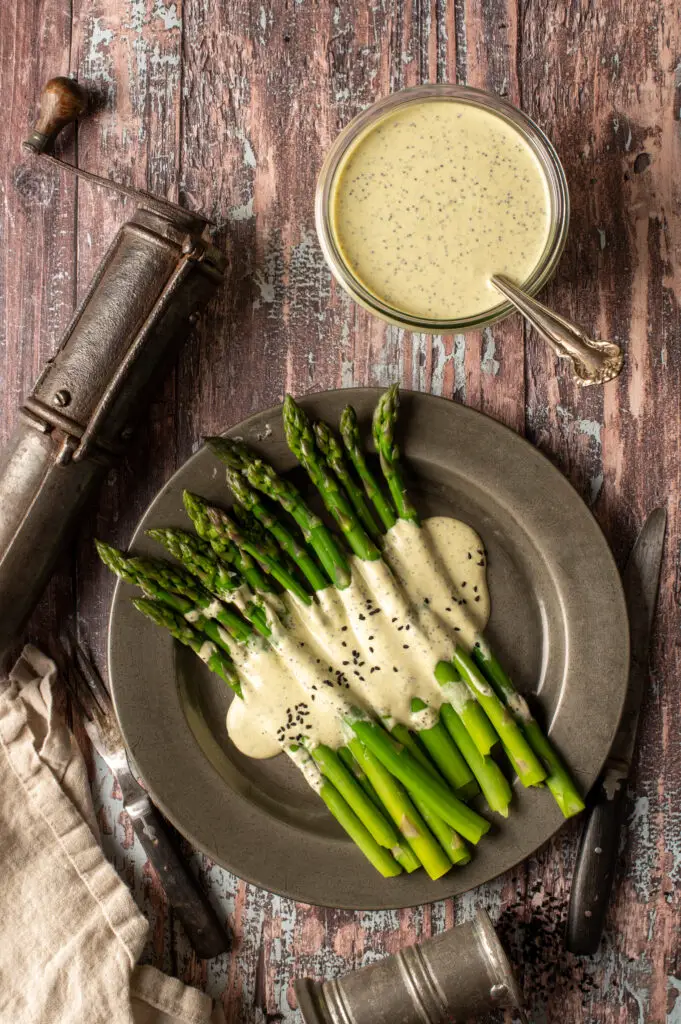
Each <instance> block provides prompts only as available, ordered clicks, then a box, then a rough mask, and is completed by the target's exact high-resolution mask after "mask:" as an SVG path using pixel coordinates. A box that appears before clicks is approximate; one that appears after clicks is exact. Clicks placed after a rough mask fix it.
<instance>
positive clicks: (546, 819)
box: [109, 388, 628, 909]
mask: <svg viewBox="0 0 681 1024" xmlns="http://www.w3.org/2000/svg"><path fill="white" fill-rule="evenodd" d="M379 394H380V391H379V390H378V389H371V388H365V389H352V390H346V391H331V392H325V393H320V394H316V395H309V396H308V397H306V398H304V399H303V400H302V401H301V404H302V405H303V406H304V408H305V409H306V410H307V411H308V413H310V414H311V415H312V416H314V417H323V418H324V419H326V420H328V421H330V422H331V423H337V421H338V417H339V415H340V412H341V410H342V409H343V407H344V406H345V405H346V404H347V403H348V402H350V403H352V404H353V405H354V406H355V408H356V410H357V412H358V415H359V417H360V421H361V422H362V424H363V426H364V427H365V428H366V432H367V435H368V426H369V423H370V418H371V413H372V411H373V408H374V406H375V404H376V401H377V399H378V396H379ZM400 422H401V437H402V447H403V450H404V454H405V459H406V464H407V466H408V468H409V472H410V476H411V481H410V482H411V493H412V495H413V497H414V500H415V502H416V504H417V506H418V508H419V510H420V512H421V514H422V516H424V517H425V516H427V515H432V514H447V515H452V516H456V517H458V518H460V519H463V520H465V521H466V522H468V523H470V524H471V525H472V526H473V527H474V528H475V529H476V530H477V531H478V532H479V534H480V535H481V536H482V538H483V540H484V543H485V545H486V547H487V550H488V552H489V584H490V590H491V595H492V617H491V620H490V625H489V629H488V633H487V635H488V636H489V638H490V640H491V641H492V644H493V646H494V649H495V651H496V652H497V653H498V655H499V657H500V658H501V660H502V662H503V663H504V665H505V666H506V667H507V669H508V670H510V672H511V673H512V675H513V677H514V679H515V681H516V684H517V685H518V687H519V689H522V690H523V691H525V692H526V693H527V694H528V695H530V697H531V699H532V703H533V705H534V707H535V710H536V712H537V714H538V716H539V717H540V718H541V719H543V720H544V722H545V723H546V724H547V726H548V727H549V728H550V733H551V736H552V738H553V740H554V742H555V743H556V744H557V746H558V747H559V749H560V750H561V751H562V752H563V754H564V755H565V757H566V759H567V761H568V763H569V764H570V766H571V767H572V770H573V772H574V774H575V776H576V778H577V780H578V781H579V784H580V785H581V786H582V788H583V790H584V791H586V790H588V789H589V787H590V786H591V784H592V783H593V782H594V780H595V778H596V776H597V774H598V772H599V770H600V768H601V766H602V764H603V761H604V760H605V757H606V755H607V753H608V749H609V747H610V744H611V742H612V740H613V737H614V734H615V730H616V727H617V724H618V721H619V717H620V713H621V710H622V705H623V701H624V695H625V690H626V682H627V669H628V626H627V617H626V609H625V604H624V597H623V593H622V588H621V584H620V579H619V575H618V572H617V569H616V567H615V564H614V562H613V559H612V556H611V554H610V551H609V549H608V546H607V544H606V542H605V540H604V538H603V535H602V534H601V532H600V529H599V527H598V525H597V524H596V522H595V520H594V518H593V517H592V515H591V513H590V512H589V511H588V509H587V508H586V506H585V505H584V504H583V502H582V501H581V499H580V498H579V496H578V495H577V493H576V492H575V491H574V490H573V489H572V487H571V486H570V484H569V483H568V482H567V481H566V480H565V479H564V478H563V477H562V476H561V474H560V473H559V472H558V471H557V470H556V469H554V467H553V466H552V465H551V463H550V462H548V460H547V459H545V458H544V457H543V456H542V455H540V454H539V453H538V452H537V451H536V450H535V449H534V448H533V447H532V446H531V445H529V444H528V443H527V442H525V441H524V440H522V439H521V438H520V437H518V436H517V435H516V434H514V433H512V432H511V431H510V430H508V429H507V428H505V427H502V426H500V425H499V424H498V423H495V422H494V421H493V420H491V419H488V418H487V417H486V416H483V415H481V414H480V413H477V412H474V411H472V410H470V409H466V408H464V407H463V406H460V405H456V404H455V403H454V402H450V401H447V400H445V399H440V398H433V397H431V396H429V395H421V394H415V393H413V392H403V394H402V412H401V416H400ZM228 434H229V435H230V436H239V437H243V438H244V440H246V441H247V442H248V443H249V444H250V445H252V446H253V447H254V448H255V449H256V450H257V451H259V452H260V453H262V455H263V457H265V458H267V459H268V460H269V461H270V462H272V464H273V465H274V466H275V467H276V468H277V469H278V470H279V471H282V472H287V471H292V472H293V478H294V479H295V480H296V481H297V482H298V483H299V485H300V486H301V487H303V488H305V486H306V483H305V479H304V478H303V476H302V475H301V473H300V470H299V469H297V468H294V465H295V462H294V459H293V456H292V455H291V454H290V453H289V451H288V449H287V448H286V445H285V443H284V439H283V430H282V424H281V416H280V409H279V408H275V409H270V410H267V411H266V412H263V413H260V414H258V415H257V416H253V417H251V418H250V419H248V420H246V421H245V422H244V423H242V424H239V425H238V426H236V427H234V428H233V429H232V430H230V431H228ZM184 488H188V489H189V490H192V491H196V492H197V493H199V494H202V495H204V496H205V497H206V498H208V499H209V500H211V501H214V502H216V503H221V504H225V505H227V504H229V502H230V496H229V492H228V490H227V487H226V485H225V483H224V477H223V471H222V466H221V464H220V463H219V462H218V461H217V460H216V459H215V458H214V456H213V455H212V454H211V453H210V452H209V451H208V450H207V449H203V450H201V451H199V452H198V453H197V454H196V455H194V456H192V458H190V459H189V460H188V461H187V462H186V463H185V465H184V466H183V467H182V468H181V469H180V470H179V471H178V472H177V473H176V474H175V475H174V476H173V477H172V479H171V480H170V481H169V482H168V483H167V484H166V486H165V487H164V488H163V490H162V491H161V492H160V493H159V495H158V497H157V498H156V499H155V500H154V502H152V504H151V505H150V507H149V509H148V510H147V512H146V513H145V515H144V516H143V518H142V521H141V522H140V524H139V527H138V528H137V531H136V533H135V536H134V537H133V539H132V543H131V548H132V550H134V551H135V552H137V553H144V554H159V553H160V552H159V549H158V547H157V545H155V544H154V543H153V542H152V541H150V540H149V539H148V538H147V537H146V536H145V534H144V531H145V530H147V529H149V528H150V527H152V526H187V525H188V520H187V519H186V517H185V514H184V511H183V508H182V491H183V489H184ZM133 593H134V588H132V587H130V586H128V585H126V584H119V585H118V586H117V588H116V592H115V595H114V600H113V608H112V612H111V622H110V632H109V673H110V679H111V686H112V689H113V696H114V701H115V705H116V710H117V713H118V716H119V719H120V723H121V726H122V729H123V734H124V736H125V740H126V742H127V745H128V748H129V749H130V750H131V751H132V753H133V754H134V757H135V761H136V762H137V766H138V768H139V770H140V772H141V774H142V777H143V778H144V780H145V783H146V784H147V786H148V787H149V790H150V791H151V794H152V796H153V798H154V800H155V801H156V803H157V804H158V805H159V807H160V808H161V809H162V810H163V811H164V813H165V814H166V815H167V816H168V818H169V819H170V820H171V821H172V822H173V823H174V824H175V825H176V827H177V828H178V829H179V830H180V831H181V832H183V833H184V835H185V836H186V837H187V838H188V839H189V840H190V841H191V842H192V843H194V844H195V845H196V846H198V847H200V848H201V849H202V850H203V851H204V852H205V853H206V854H208V855H209V856H210V857H211V858H213V859H214V860H216V861H218V862H219V863H221V864H223V865H224V866H225V867H226V868H228V869H229V870H231V871H233V872H235V873H236V874H237V875H239V876H240V877H241V878H244V879H246V880H247V881H249V882H253V883H254V884H256V885H260V886H262V887H263V888H266V889H270V890H272V891H274V892H277V893H280V894H282V895H285V896H289V897H291V898H293V899H296V900H301V901H304V902H307V903H316V904H322V905H324V906H334V907H343V908H348V909H377V908H396V907H405V906H412V905H414V904H418V903H424V902H428V901H431V900H436V899H441V898H443V897H446V896H451V895H454V894H456V893H460V892H464V891H465V890H467V889H470V888H472V887H473V886H476V885H480V884H481V883H482V882H486V881H488V880H489V879H490V878H493V877H494V876H495V875H497V874H499V873H500V872H502V871H505V870H507V869H508V868H510V867H512V866H513V865H514V864H517V863H518V862H519V861H521V860H523V859H524V858H525V857H528V856H529V855H530V854H531V853H533V851H535V850H536V849H537V848H538V847H539V846H541V845H542V844H543V843H544V842H546V840H547V839H549V837H550V836H551V835H552V834H553V833H554V832H555V831H556V829H558V828H559V827H560V825H561V823H562V817H561V814H560V812H559V810H558V808H557V807H556V805H555V804H554V802H553V799H552V797H551V794H550V793H549V792H548V790H546V789H535V790H525V789H523V788H522V787H520V786H519V785H518V783H517V782H516V786H515V797H514V804H513V807H512V810H511V814H510V817H509V818H508V820H506V821H503V820H501V819H500V818H499V817H498V816H494V819H495V820H494V828H493V830H492V832H491V833H490V834H489V836H487V837H486V838H485V839H484V840H483V841H482V843H481V844H480V845H479V846H478V847H477V848H476V850H475V853H474V856H473V859H472V861H471V863H470V864H469V865H467V866H466V867H464V868H454V869H452V871H451V872H450V873H449V874H448V875H446V876H445V877H444V878H442V879H441V880H440V881H438V882H431V881H429V879H428V878H427V877H426V875H425V873H424V872H423V871H419V872H417V873H415V874H413V875H409V876H407V875H403V876H400V877H399V878H396V879H382V878H381V877H380V876H379V875H378V874H377V873H376V872H375V870H374V869H373V868H372V867H371V865H370V864H369V863H368V862H367V861H365V860H364V858H363V856H362V855H361V854H360V853H359V851H358V850H357V849H356V848H355V847H354V846H353V844H352V843H351V842H350V841H349V840H348V839H347V837H346V836H345V835H344V834H343V833H342V832H341V830H340V829H339V827H338V826H337V824H336V822H335V821H334V820H333V819H332V818H331V817H330V816H329V815H328V813H327V811H326V808H325V807H324V806H323V804H322V803H321V801H320V800H319V799H318V797H317V796H316V795H315V794H314V793H313V792H312V791H311V790H310V789H309V788H308V787H307V785H306V783H305V782H304V780H303V779H302V777H301V776H299V774H298V773H297V772H296V770H295V768H294V767H293V766H292V765H291V764H290V763H289V762H288V761H287V760H286V759H285V758H284V757H283V756H280V757H276V758H274V759H272V760H268V761H254V760H251V759H249V758H246V757H243V756H242V755H241V754H240V753H239V752H238V751H237V750H236V749H235V748H234V746H233V745H232V744H231V743H230V740H229V738H228V736H227V733H226V730H225V724H224V722H225V714H226V711H227V707H228V705H229V700H230V698H231V693H229V692H227V688H226V687H225V686H224V685H223V684H222V683H221V681H220V680H219V679H218V678H217V677H215V676H213V675H211V673H210V672H208V670H207V669H206V668H205V666H204V665H203V664H202V663H201V662H200V661H199V660H198V658H196V657H195V656H194V655H193V654H192V653H191V652H190V651H188V650H187V649H186V648H180V647H179V646H178V645H177V644H176V643H174V642H173V641H172V640H171V639H170V637H169V636H168V635H167V634H165V633H164V632H163V631H162V630H160V629H158V628H157V627H156V626H154V625H153V624H152V623H150V622H149V621H148V620H146V619H144V618H142V616H140V615H139V614H138V613H137V612H136V611H135V610H134V608H133V607H132V605H131V603H130V600H129V598H130V597H131V596H132V595H133ZM534 695H536V696H534ZM587 708H588V725H587V721H586V719H587V710H586V709H587Z"/></svg>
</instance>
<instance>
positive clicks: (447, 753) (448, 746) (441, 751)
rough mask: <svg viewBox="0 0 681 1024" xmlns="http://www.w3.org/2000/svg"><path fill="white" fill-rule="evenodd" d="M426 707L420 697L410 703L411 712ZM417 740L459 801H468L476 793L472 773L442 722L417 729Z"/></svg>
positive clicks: (425, 708) (422, 709)
mask: <svg viewBox="0 0 681 1024" xmlns="http://www.w3.org/2000/svg"><path fill="white" fill-rule="evenodd" d="M427 708H428V705H427V704H426V702H425V701H423V700H421V698H420V697H414V698H413V700H412V702H411V710H412V711H413V712H418V711H425V710H427ZM418 736H419V739H420V740H421V743H423V745H424V747H425V748H426V750H427V751H428V753H429V754H430V756H431V758H432V760H433V761H434V762H435V764H436V765H437V767H438V768H439V770H440V774H441V775H442V776H443V777H444V778H445V779H446V780H447V782H448V783H449V784H450V786H452V787H453V788H454V791H455V793H456V795H457V796H458V797H459V798H460V799H461V800H470V799H471V797H473V796H475V794H476V793H477V792H478V787H477V784H476V782H475V779H474V777H473V773H472V772H471V770H470V768H469V767H468V765H467V764H466V762H465V760H464V759H463V757H462V756H461V754H460V753H459V750H458V748H457V747H456V745H455V744H454V742H453V741H452V738H451V736H450V735H449V733H448V732H447V730H446V729H445V727H444V725H443V724H442V722H439V721H438V722H436V723H435V725H433V726H431V727H430V728H428V729H419V731H418Z"/></svg>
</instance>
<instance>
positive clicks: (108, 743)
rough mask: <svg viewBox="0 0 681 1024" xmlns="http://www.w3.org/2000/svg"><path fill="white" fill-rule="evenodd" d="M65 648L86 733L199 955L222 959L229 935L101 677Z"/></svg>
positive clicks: (67, 673)
mask: <svg viewBox="0 0 681 1024" xmlns="http://www.w3.org/2000/svg"><path fill="white" fill-rule="evenodd" d="M62 646H63V648H64V650H65V653H66V660H65V666H64V669H63V671H62V674H63V676H64V679H65V682H66V684H67V686H68V688H69V690H70V692H71V694H72V696H73V697H74V700H75V702H76V704H77V705H78V707H79V709H80V711H81V714H82V716H83V724H84V727H85V731H86V732H87V735H88V737H89V739H90V742H91V743H92V745H93V747H94V748H95V750H96V751H97V752H98V754H99V755H100V756H101V757H102V758H103V759H104V761H105V762H106V763H107V765H108V766H109V768H110V769H111V771H112V772H113V774H114V776H115V777H116V780H117V782H118V784H119V786H120V788H121V792H122V794H123V807H124V808H125V810H126V811H127V812H128V814H129V816H130V820H131V822H132V827H133V829H134V830H135V835H136V836H137V838H138V839H139V841H140V843H141V844H142V846H143V848H144V852H145V853H146V855H147V857H148V858H149V860H150V862H151V863H152V865H153V867H154V868H155V870H156V872H157V873H158V876H159V878H160V880H161V883H162V885H163V888H164V889H165V892H166V895H167V897H168V900H169V901H170V903H171V904H172V906H173V909H174V910H175V912H176V914H177V916H178V917H179V919H180V921H181V922H182V924H183V926H184V930H185V932H186V933H187V937H188V939H189V941H190V942H191V944H192V947H193V949H194V952H195V953H196V955H197V956H199V957H201V958H202V959H204V960H210V959H212V958H213V957H216V956H219V955H220V953H224V952H226V950H228V949H229V946H230V939H229V935H228V933H227V931H226V929H225V927H224V926H223V925H222V924H221V923H220V921H219V920H218V918H217V915H216V913H215V911H214V910H213V908H212V906H211V905H210V903H209V902H208V900H207V899H206V896H205V894H204V893H203V892H202V891H201V889H200V887H199V885H198V883H197V882H196V880H195V878H194V876H193V875H192V874H191V872H190V871H189V869H188V867H187V866H186V865H185V864H184V863H183V861H182V859H181V857H180V854H179V853H178V852H177V850H176V849H175V847H174V845H173V843H172V841H171V839H170V836H169V835H168V832H167V830H166V826H165V823H164V821H163V818H162V817H161V815H160V814H159V812H158V811H157V810H156V808H155V807H154V805H153V804H152V802H151V800H150V799H149V794H148V793H147V792H146V790H145V789H144V788H143V787H142V786H141V785H140V784H139V782H138V781H137V779H136V778H135V776H134V775H133V773H132V771H131V769H130V764H129V762H128V755H127V752H126V749H125V744H124V742H123V737H122V735H121V731H120V729H119V726H118V722H117V721H116V715H115V712H114V710H113V706H112V704H111V699H110V697H109V695H108V693H107V691H106V689H105V687H104V684H103V682H102V680H101V678H100V676H99V673H98V672H97V670H96V669H95V668H94V666H93V664H92V662H91V660H90V659H89V658H88V657H87V655H86V654H85V652H84V651H83V649H82V648H81V647H80V646H79V645H77V644H75V643H74V641H73V640H72V638H70V637H65V638H63V640H62Z"/></svg>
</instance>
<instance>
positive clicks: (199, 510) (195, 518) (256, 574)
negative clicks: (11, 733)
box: [182, 491, 276, 594]
mask: <svg viewBox="0 0 681 1024" xmlns="http://www.w3.org/2000/svg"><path fill="white" fill-rule="evenodd" d="M182 501H183V504H184V507H185V511H186V513H187V515H188V516H189V518H190V519H191V521H192V523H193V524H194V528H195V530H196V532H197V533H198V535H199V537H201V538H202V540H205V541H208V543H209V544H210V546H211V547H212V549H213V551H214V552H215V554H216V555H217V556H218V558H221V559H222V561H223V562H227V563H228V564H229V565H233V566H234V568H235V569H236V571H237V572H238V573H240V575H241V576H243V577H244V579H245V580H246V582H247V583H248V584H249V586H250V587H251V589H252V590H255V591H260V592H261V593H264V594H271V593H273V592H274V591H275V590H276V587H275V586H274V585H273V584H272V582H271V581H270V580H269V579H268V578H267V576H265V574H264V573H263V572H262V571H261V570H260V568H259V567H258V566H257V565H256V563H255V562H254V561H253V559H252V558H251V557H250V555H247V554H246V552H245V551H239V549H238V547H237V546H236V544H233V543H232V541H231V540H230V539H229V537H226V536H225V535H224V534H218V533H217V531H216V530H214V529H213V526H212V524H211V522H210V519H209V518H208V515H207V513H206V509H207V508H208V503H207V502H206V501H205V500H204V499H203V498H200V497H199V496H198V495H197V494H192V493H191V491H183V492H182Z"/></svg>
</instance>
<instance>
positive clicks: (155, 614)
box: [132, 597, 242, 697]
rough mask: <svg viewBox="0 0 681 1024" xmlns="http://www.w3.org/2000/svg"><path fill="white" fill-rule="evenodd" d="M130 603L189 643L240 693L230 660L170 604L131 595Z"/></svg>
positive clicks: (238, 694) (236, 674) (236, 692)
mask: <svg viewBox="0 0 681 1024" xmlns="http://www.w3.org/2000/svg"><path fill="white" fill-rule="evenodd" d="M132 603H133V604H134V606H135V608H136V609H137V611H138V612H142V614H143V615H146V616H147V618H149V619H151V620H152V622H155V623H156V625H157V626H163V628H164V629H167V630H168V632H169V633H170V635H171V636H173V637H174V638H175V639H176V640H179V641H180V643H181V644H185V645H186V646H187V647H191V649H192V650H193V651H194V653H195V654H198V656H199V658H201V661H204V662H205V663H206V665H208V668H209V669H210V670H211V672H215V673H216V675H219V676H220V678H221V679H223V680H224V681H225V682H226V683H227V685H228V686H229V687H230V688H231V689H232V690H233V691H234V693H235V694H236V695H237V696H238V697H241V696H242V693H241V683H240V682H239V674H238V672H237V670H236V668H235V667H234V664H233V662H232V661H231V660H230V659H229V658H228V657H227V656H226V654H225V653H224V652H223V651H221V650H220V649H219V648H218V647H217V646H216V645H215V644H214V643H212V642H211V641H210V640H206V638H205V637H204V636H202V635H201V634H200V633H199V632H197V630H195V629H194V628H193V627H192V626H190V625H189V623H188V622H187V620H186V619H185V618H183V617H182V615H178V613H177V612H175V611H173V609H172V608H168V607H167V606H166V605H163V604H161V603H160V601H150V600H149V598H146V597H137V598H134V599H133V602H132Z"/></svg>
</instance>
